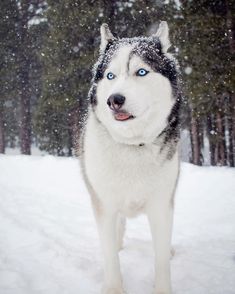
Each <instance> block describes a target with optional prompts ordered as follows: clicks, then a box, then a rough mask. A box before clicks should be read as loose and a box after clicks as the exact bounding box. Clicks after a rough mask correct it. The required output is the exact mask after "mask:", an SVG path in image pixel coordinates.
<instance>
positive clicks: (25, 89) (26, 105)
mask: <svg viewBox="0 0 235 294" xmlns="http://www.w3.org/2000/svg"><path fill="white" fill-rule="evenodd" d="M26 70H27V69H26ZM21 82H22V84H21V90H20V92H19V94H20V150H21V153H22V154H30V153H31V115H30V91H29V77H28V73H27V72H26V73H25V74H24V75H23V79H22V81H21Z"/></svg>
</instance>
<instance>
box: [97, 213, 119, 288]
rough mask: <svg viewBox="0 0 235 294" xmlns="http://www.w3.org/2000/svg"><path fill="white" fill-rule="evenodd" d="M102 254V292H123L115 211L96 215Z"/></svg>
mask: <svg viewBox="0 0 235 294" xmlns="http://www.w3.org/2000/svg"><path fill="white" fill-rule="evenodd" d="M97 224H98V230H99V235H100V241H101V246H102V250H103V255H104V287H103V290H102V294H123V293H124V292H123V288H122V279H121V272H120V264H119V257H118V242H117V213H116V212H110V211H103V213H102V215H100V216H99V217H97Z"/></svg>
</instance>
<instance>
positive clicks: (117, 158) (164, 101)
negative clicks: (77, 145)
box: [82, 22, 180, 294]
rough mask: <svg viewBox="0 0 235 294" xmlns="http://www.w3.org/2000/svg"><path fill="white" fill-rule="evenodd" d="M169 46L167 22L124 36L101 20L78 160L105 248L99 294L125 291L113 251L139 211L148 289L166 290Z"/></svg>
mask: <svg viewBox="0 0 235 294" xmlns="http://www.w3.org/2000/svg"><path fill="white" fill-rule="evenodd" d="M169 47H170V42H169V37H168V25H167V23H166V22H161V23H160V26H159V29H158V31H157V32H156V33H155V34H154V35H152V36H150V37H136V38H123V39H118V38H114V36H113V35H112V33H111V32H110V30H109V28H108V25H107V24H103V25H102V26H101V46H100V57H99V60H98V62H97V64H96V65H95V67H94V72H93V81H92V86H91V89H90V92H89V99H90V107H89V111H88V115H87V121H86V125H85V131H84V136H83V155H82V163H83V173H84V177H85V181H86V184H87V187H88V189H89V192H90V194H91V199H92V203H93V207H94V213H95V217H96V221H97V226H98V231H99V235H100V240H101V245H102V250H103V254H104V286H103V289H102V293H104V294H123V293H124V290H123V285H122V278H121V273H120V264H119V257H118V251H119V249H120V248H121V247H122V239H123V234H124V231H125V217H133V216H136V215H137V214H140V213H145V214H146V215H147V218H148V221H149V225H150V228H151V232H152V239H153V246H154V251H155V288H154V293H155V294H157V293H158V294H160V293H162V294H163V293H164V294H169V293H171V282H170V251H171V250H170V243H171V232H172V218H173V206H174V192H175V187H176V182H177V178H178V173H179V156H178V139H179V130H178V129H179V109H180V91H179V89H178V72H177V66H176V63H175V60H174V58H173V57H172V56H171V55H170V54H169V53H167V50H168V48H169Z"/></svg>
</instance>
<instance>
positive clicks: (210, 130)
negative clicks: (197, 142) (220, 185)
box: [207, 115, 216, 166]
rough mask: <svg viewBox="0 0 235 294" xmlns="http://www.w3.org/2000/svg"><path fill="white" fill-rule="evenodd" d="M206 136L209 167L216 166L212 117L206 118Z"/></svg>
mask: <svg viewBox="0 0 235 294" xmlns="http://www.w3.org/2000/svg"><path fill="white" fill-rule="evenodd" d="M207 134H208V139H209V146H210V147H209V148H210V162H211V165H213V166H214V165H216V154H215V153H216V146H215V126H214V118H213V115H210V116H208V117H207Z"/></svg>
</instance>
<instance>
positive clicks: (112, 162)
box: [84, 121, 169, 216]
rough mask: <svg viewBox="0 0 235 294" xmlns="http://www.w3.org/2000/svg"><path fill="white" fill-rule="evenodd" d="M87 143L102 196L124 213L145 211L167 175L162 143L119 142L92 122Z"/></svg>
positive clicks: (92, 176) (88, 163)
mask: <svg viewBox="0 0 235 294" xmlns="http://www.w3.org/2000/svg"><path fill="white" fill-rule="evenodd" d="M84 143H85V170H86V173H87V177H88V179H89V182H90V184H91V185H92V187H93V188H94V190H95V192H96V193H97V196H98V197H99V198H101V199H105V202H106V203H109V205H112V206H115V207H118V208H119V210H120V211H121V212H122V213H123V214H125V215H127V216H134V215H135V214H137V213H139V212H142V211H143V210H144V208H145V205H146V202H147V201H148V199H149V197H152V195H156V193H157V191H161V190H162V189H163V186H164V181H165V180H166V177H167V175H166V174H165V172H166V171H165V169H164V168H162V159H161V156H159V147H158V146H155V145H153V146H148V147H147V146H128V145H125V144H118V143H116V142H114V141H113V140H112V139H111V138H110V136H109V135H108V134H107V133H106V130H104V129H103V127H101V126H98V125H97V124H94V122H93V123H92V121H91V122H89V124H88V126H87V133H86V137H85V142H84ZM168 176H169V175H168ZM156 197H157V196H156Z"/></svg>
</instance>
